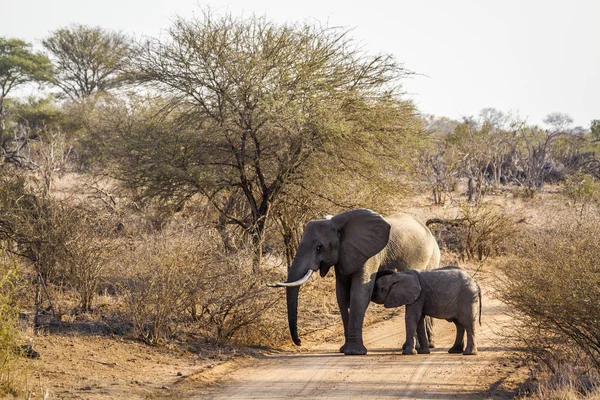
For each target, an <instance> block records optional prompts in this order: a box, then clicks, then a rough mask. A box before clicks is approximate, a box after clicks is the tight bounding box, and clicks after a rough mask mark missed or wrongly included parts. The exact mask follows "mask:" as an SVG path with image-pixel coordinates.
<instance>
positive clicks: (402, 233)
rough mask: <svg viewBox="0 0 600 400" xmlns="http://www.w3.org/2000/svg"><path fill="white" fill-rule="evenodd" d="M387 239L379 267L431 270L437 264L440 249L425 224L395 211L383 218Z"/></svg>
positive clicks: (438, 263)
mask: <svg viewBox="0 0 600 400" xmlns="http://www.w3.org/2000/svg"><path fill="white" fill-rule="evenodd" d="M385 220H386V221H387V222H388V223H389V224H390V226H391V230H390V239H389V242H388V245H387V247H386V249H385V259H384V260H383V262H382V266H381V268H380V269H381V270H396V271H407V270H409V269H416V270H425V269H435V268H438V267H439V265H440V248H439V246H438V244H437V241H436V240H435V237H434V236H433V234H432V233H431V231H430V230H429V228H427V226H425V224H424V223H423V222H421V221H419V220H418V219H416V218H415V217H413V216H411V215H409V214H404V213H397V214H392V215H390V216H388V217H386V218H385Z"/></svg>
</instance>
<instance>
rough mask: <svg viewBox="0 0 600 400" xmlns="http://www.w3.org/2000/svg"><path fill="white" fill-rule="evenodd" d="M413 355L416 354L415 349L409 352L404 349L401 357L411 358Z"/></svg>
mask: <svg viewBox="0 0 600 400" xmlns="http://www.w3.org/2000/svg"><path fill="white" fill-rule="evenodd" d="M415 354H417V351H416V350H415V349H412V350H410V349H408V348H406V349H404V350H402V355H403V356H412V355H415Z"/></svg>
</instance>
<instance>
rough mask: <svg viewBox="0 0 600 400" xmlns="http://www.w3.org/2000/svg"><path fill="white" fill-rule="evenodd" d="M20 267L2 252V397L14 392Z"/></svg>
mask: <svg viewBox="0 0 600 400" xmlns="http://www.w3.org/2000/svg"><path fill="white" fill-rule="evenodd" d="M18 270H19V266H18V264H17V263H16V262H15V260H14V259H12V258H10V257H8V256H7V255H6V254H5V253H4V252H2V251H0V395H2V394H7V393H10V392H13V394H14V388H13V377H14V363H13V361H14V359H15V347H16V340H17V336H18V331H17V317H18V308H17V306H16V297H17V296H16V295H17V289H16V287H15V285H16V283H17V276H18Z"/></svg>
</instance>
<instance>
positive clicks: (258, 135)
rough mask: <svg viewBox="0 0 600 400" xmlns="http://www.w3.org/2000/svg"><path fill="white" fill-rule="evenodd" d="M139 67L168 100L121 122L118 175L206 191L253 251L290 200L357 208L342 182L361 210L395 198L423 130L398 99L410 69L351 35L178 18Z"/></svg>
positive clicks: (152, 189)
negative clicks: (383, 197) (139, 119)
mask: <svg viewBox="0 0 600 400" xmlns="http://www.w3.org/2000/svg"><path fill="white" fill-rule="evenodd" d="M135 60H136V62H135V69H136V71H137V78H138V80H139V82H141V83H143V84H145V85H147V87H149V88H153V89H155V90H156V92H157V93H160V94H161V95H162V96H163V98H164V99H165V100H166V102H167V103H166V104H165V105H163V106H162V107H160V110H161V112H162V113H159V114H160V115H158V114H157V115H152V116H151V117H148V118H145V119H143V120H144V121H145V123H143V124H139V123H137V124H131V123H127V124H124V123H115V126H120V127H123V126H127V127H129V128H127V129H128V130H127V133H126V134H123V135H121V137H122V139H123V143H122V144H118V145H116V146H115V147H113V148H112V150H111V154H113V155H115V154H117V155H118V154H119V151H121V152H122V153H121V155H120V156H118V159H119V160H120V161H119V163H118V167H119V170H118V171H119V172H118V174H119V177H120V178H121V179H123V180H124V181H126V182H128V183H129V184H130V185H132V186H134V187H136V188H137V189H140V190H141V193H142V195H143V196H144V197H146V198H149V197H157V196H158V197H161V198H163V199H171V200H173V199H177V200H178V201H184V200H185V199H187V198H189V197H190V196H193V195H194V194H198V193H199V194H201V195H203V196H205V197H206V198H207V199H208V200H209V201H210V202H211V203H212V204H213V205H214V207H215V208H216V209H217V210H218V211H219V212H220V214H221V216H222V219H223V224H224V225H231V224H233V225H236V226H239V227H241V228H242V229H243V230H244V231H245V232H247V233H248V234H250V235H251V236H252V238H253V239H254V242H255V244H258V243H260V242H261V241H262V239H263V233H264V231H265V226H266V224H267V221H268V220H269V219H270V217H272V216H273V215H275V214H277V213H278V212H280V211H281V210H283V209H284V207H283V206H282V204H284V203H285V204H287V205H288V206H290V205H294V204H296V205H297V204H305V201H304V200H305V199H306V196H309V197H311V198H312V197H317V198H321V199H327V200H329V201H331V203H332V204H335V205H337V206H338V207H347V206H349V205H353V204H355V203H353V202H352V201H351V200H350V201H343V200H340V198H342V197H341V196H340V197H338V196H339V194H340V190H338V189H339V186H338V185H341V186H343V187H344V188H347V190H345V191H344V193H350V192H352V190H351V189H350V187H353V190H354V196H352V197H351V198H353V199H354V200H356V199H359V201H360V202H363V203H362V204H364V201H366V199H368V198H372V197H373V196H377V195H380V194H381V193H382V192H384V191H389V190H390V186H389V182H390V181H392V180H393V179H394V178H395V176H396V174H397V173H398V171H399V168H400V167H401V166H402V165H403V164H406V163H407V162H408V158H409V150H410V149H412V146H413V143H410V142H409V140H410V139H411V138H414V137H415V136H416V132H419V126H418V123H417V122H416V119H415V118H414V108H413V106H412V105H411V104H410V103H408V102H406V101H403V100H401V99H400V96H399V85H398V80H399V79H400V78H401V77H402V76H403V75H405V74H406V72H405V71H404V70H403V69H402V67H401V66H400V65H399V64H398V63H397V62H396V61H395V60H394V59H393V58H392V57H391V56H388V55H377V56H368V55H366V54H364V53H363V52H362V51H360V50H359V49H358V48H357V47H356V46H355V44H354V42H353V41H352V40H351V39H350V38H349V37H348V32H347V31H341V30H339V29H335V28H327V27H321V26H316V25H311V24H304V25H277V24H274V23H272V22H269V21H267V20H266V19H265V18H258V17H251V18H248V19H237V18H234V17H232V16H230V15H227V16H224V17H221V18H215V17H214V16H213V15H210V14H208V13H206V14H204V15H203V18H201V19H197V20H191V21H190V20H184V19H178V20H177V21H176V22H175V23H174V25H173V26H172V27H171V29H170V30H169V39H168V40H165V41H160V40H158V39H151V40H148V41H147V42H145V43H144V44H143V45H142V46H141V48H140V49H139V51H138V52H137V54H136V57H135ZM165 110H166V111H165ZM165 112H167V115H165ZM109 114H112V115H113V116H114V115H117V113H115V112H110V113H109ZM122 130H123V129H121V131H122ZM107 131H112V132H118V131H119V129H112V128H111V129H107ZM119 149H120V150H119ZM403 154H405V156H404V157H403ZM410 156H411V157H412V156H414V155H412V154H411V155H410ZM334 182H335V184H334ZM362 184H364V185H369V186H368V187H369V190H363V189H362V187H363V186H362ZM329 189H333V190H336V192H334V193H332V192H329V191H328V190H329ZM361 194H362V197H361ZM303 199H304V200H303Z"/></svg>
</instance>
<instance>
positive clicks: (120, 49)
mask: <svg viewBox="0 0 600 400" xmlns="http://www.w3.org/2000/svg"><path fill="white" fill-rule="evenodd" d="M42 44H43V45H44V47H45V48H46V50H48V51H49V52H50V54H51V58H52V61H53V64H54V70H53V77H52V82H53V83H54V84H55V85H56V86H58V87H59V88H60V89H62V91H63V92H64V93H65V95H66V96H68V97H69V98H71V99H73V100H79V99H83V98H86V97H88V96H90V95H91V94H93V93H96V92H103V91H107V90H110V89H113V88H115V87H118V86H119V85H120V84H121V83H122V79H121V78H122V72H123V70H124V69H125V68H126V65H127V63H128V59H129V56H130V53H131V43H130V39H129V38H128V37H127V36H125V35H124V34H122V33H119V32H111V31H107V30H105V29H102V28H100V27H88V26H85V25H72V26H70V27H65V28H61V29H57V30H55V31H53V32H52V33H51V35H50V36H49V37H47V38H46V39H44V40H43V41H42Z"/></svg>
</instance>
